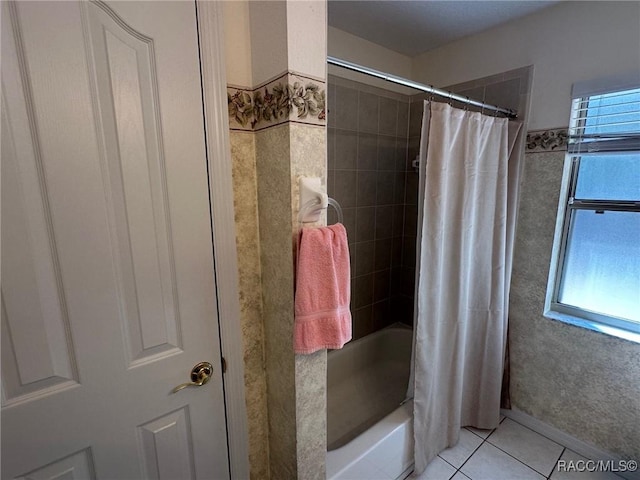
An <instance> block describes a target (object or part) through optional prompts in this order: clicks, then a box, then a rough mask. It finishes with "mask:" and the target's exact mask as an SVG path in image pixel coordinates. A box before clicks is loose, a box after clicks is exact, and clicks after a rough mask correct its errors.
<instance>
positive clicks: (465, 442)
mask: <svg viewBox="0 0 640 480" xmlns="http://www.w3.org/2000/svg"><path fill="white" fill-rule="evenodd" d="M481 443H482V438H480V437H478V436H477V435H474V434H473V433H471V432H470V431H469V430H467V429H465V428H463V429H461V430H460V441H459V442H458V444H457V445H456V446H454V447H451V448H447V449H446V450H444V451H443V452H440V455H439V456H440V457H442V458H443V459H444V460H446V461H447V462H449V463H450V464H451V465H453V466H454V467H456V468H460V466H461V465H462V464H463V463H464V462H466V461H467V458H469V457H470V456H471V454H472V453H473V452H474V451H475V450H476V448H478V447H479V446H480V444H481Z"/></svg>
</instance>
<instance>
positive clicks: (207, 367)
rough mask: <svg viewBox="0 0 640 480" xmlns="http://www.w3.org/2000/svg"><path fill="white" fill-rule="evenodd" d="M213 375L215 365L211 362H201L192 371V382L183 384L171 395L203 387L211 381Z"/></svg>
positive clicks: (172, 391)
mask: <svg viewBox="0 0 640 480" xmlns="http://www.w3.org/2000/svg"><path fill="white" fill-rule="evenodd" d="M212 373H213V365H211V364H210V363H209V362H200V363H198V364H197V365H196V366H195V367H193V368H192V369H191V381H190V382H187V383H181V384H180V385H178V386H177V387H175V388H174V389H173V390H171V393H176V392H179V391H180V390H182V389H183V388H187V387H201V386H202V385H204V384H205V383H207V382H208V381H209V380H210V379H211V374H212Z"/></svg>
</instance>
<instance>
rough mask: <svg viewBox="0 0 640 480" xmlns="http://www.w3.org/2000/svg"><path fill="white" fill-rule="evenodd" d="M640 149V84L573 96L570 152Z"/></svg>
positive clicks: (570, 122)
mask: <svg viewBox="0 0 640 480" xmlns="http://www.w3.org/2000/svg"><path fill="white" fill-rule="evenodd" d="M631 150H640V87H638V88H635V89H631V90H629V89H627V90H623V91H617V92H612V93H602V94H596V95H588V96H580V97H577V98H574V99H573V105H572V113H571V118H570V120H569V153H572V154H582V153H591V152H623V151H631Z"/></svg>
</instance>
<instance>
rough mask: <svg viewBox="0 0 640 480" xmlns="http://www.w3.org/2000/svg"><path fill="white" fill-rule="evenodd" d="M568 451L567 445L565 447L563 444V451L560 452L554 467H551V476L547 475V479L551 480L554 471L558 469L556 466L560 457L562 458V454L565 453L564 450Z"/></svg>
mask: <svg viewBox="0 0 640 480" xmlns="http://www.w3.org/2000/svg"><path fill="white" fill-rule="evenodd" d="M566 451H567V447H565V446H564V445H563V446H562V452H560V456H559V457H558V458H556V463H554V464H553V468H552V469H551V473H550V474H549V476H548V477H547V480H550V479H551V477H552V476H553V472H555V471H556V467H557V466H558V462H559V461H560V459H561V458H562V456H563V455H564V452H566Z"/></svg>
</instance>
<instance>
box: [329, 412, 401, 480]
mask: <svg viewBox="0 0 640 480" xmlns="http://www.w3.org/2000/svg"><path fill="white" fill-rule="evenodd" d="M412 419H413V400H409V401H407V402H405V403H403V404H402V405H400V406H399V407H398V408H396V409H395V410H394V411H393V412H391V413H390V414H389V415H387V416H386V417H384V418H383V419H382V420H380V421H379V422H377V423H376V424H374V425H372V426H371V427H370V428H369V429H368V430H366V431H364V432H362V433H361V434H360V435H358V436H357V437H356V438H354V439H353V440H351V441H350V442H349V443H347V444H346V445H343V446H342V447H340V448H336V449H335V450H331V451H328V452H327V463H326V470H327V478H328V479H331V478H334V477H336V476H338V475H340V474H342V472H344V471H346V470H347V469H349V468H350V467H351V466H352V465H354V464H355V463H357V462H358V461H360V460H361V459H362V458H363V457H364V456H366V455H367V453H369V452H370V451H371V450H373V449H374V448H375V447H376V446H377V445H378V444H379V443H381V442H383V441H384V440H385V438H387V437H389V436H391V435H392V434H393V433H394V432H395V431H397V430H398V429H401V428H406V427H410V426H412V425H411V422H412Z"/></svg>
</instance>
